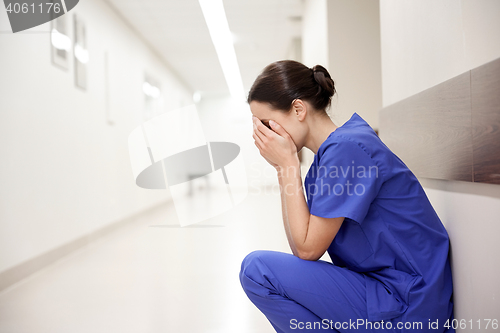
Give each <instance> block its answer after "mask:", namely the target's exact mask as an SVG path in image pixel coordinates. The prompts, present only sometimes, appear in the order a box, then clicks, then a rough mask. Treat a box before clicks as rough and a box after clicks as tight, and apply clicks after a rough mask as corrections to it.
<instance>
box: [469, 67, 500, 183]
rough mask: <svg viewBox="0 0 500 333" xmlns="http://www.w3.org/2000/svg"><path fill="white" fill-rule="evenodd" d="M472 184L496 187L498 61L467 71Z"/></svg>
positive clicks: (499, 170)
mask: <svg viewBox="0 0 500 333" xmlns="http://www.w3.org/2000/svg"><path fill="white" fill-rule="evenodd" d="M471 96H472V128H473V132H472V133H473V147H474V181H475V182H482V183H494V184H500V59H499V60H496V61H493V62H490V63H487V64H485V65H483V66H481V67H478V68H475V69H473V70H472V71H471Z"/></svg>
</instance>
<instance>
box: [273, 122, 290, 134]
mask: <svg viewBox="0 0 500 333" xmlns="http://www.w3.org/2000/svg"><path fill="white" fill-rule="evenodd" d="M269 125H270V126H271V128H272V129H273V131H274V132H276V133H278V134H279V135H281V136H282V137H286V136H290V135H289V134H288V132H287V131H286V130H285V129H284V128H283V127H281V125H280V124H278V123H277V122H275V121H274V120H270V121H269Z"/></svg>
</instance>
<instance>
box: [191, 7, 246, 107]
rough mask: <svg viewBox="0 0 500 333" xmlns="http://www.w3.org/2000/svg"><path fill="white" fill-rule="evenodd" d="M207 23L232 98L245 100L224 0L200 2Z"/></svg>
mask: <svg viewBox="0 0 500 333" xmlns="http://www.w3.org/2000/svg"><path fill="white" fill-rule="evenodd" d="M198 1H199V3H200V6H201V10H202V12H203V16H204V17H205V22H207V26H208V31H209V32H210V37H211V38H212V43H213V44H214V46H215V51H216V52H217V56H218V57H219V62H220V65H221V67H222V71H223V73H224V77H225V78H226V83H227V85H228V87H229V91H230V93H231V96H233V97H234V98H235V99H238V100H244V98H245V92H244V89H243V81H242V80H241V73H240V68H239V66H238V60H237V59H236V52H235V51H234V45H233V38H232V35H231V31H230V30H229V24H228V23H227V18H226V12H225V11H224V5H223V3H222V0H198Z"/></svg>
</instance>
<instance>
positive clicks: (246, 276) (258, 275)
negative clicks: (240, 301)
mask: <svg viewBox="0 0 500 333" xmlns="http://www.w3.org/2000/svg"><path fill="white" fill-rule="evenodd" d="M270 252H271V251H265V250H258V251H253V252H250V253H249V254H248V255H247V256H246V257H245V259H243V261H242V263H241V269H240V283H241V286H242V287H243V289H244V290H245V292H248V291H250V290H252V289H254V288H256V287H257V286H258V285H261V281H260V280H261V279H262V277H263V276H264V275H265V272H264V271H263V270H264V268H265V264H264V262H265V261H266V257H268V256H269V255H270Z"/></svg>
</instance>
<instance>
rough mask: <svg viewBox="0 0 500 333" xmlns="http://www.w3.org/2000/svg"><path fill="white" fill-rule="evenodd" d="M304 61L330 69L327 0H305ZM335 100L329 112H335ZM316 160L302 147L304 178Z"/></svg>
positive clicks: (308, 64) (309, 151)
mask: <svg viewBox="0 0 500 333" xmlns="http://www.w3.org/2000/svg"><path fill="white" fill-rule="evenodd" d="M302 63H303V64H304V65H306V66H308V67H313V66H315V65H322V66H323V67H325V68H326V69H328V70H329V69H330V66H329V63H328V10H327V0H305V1H304V13H303V14H302ZM334 100H335V97H334V98H333V100H332V108H331V109H330V111H329V112H328V113H329V114H330V117H331V114H332V112H333V113H335V107H334ZM313 160H314V153H313V152H312V151H311V150H310V149H308V148H302V163H301V168H302V180H304V179H305V175H306V174H307V171H308V170H309V167H310V166H311V164H312V162H313Z"/></svg>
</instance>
